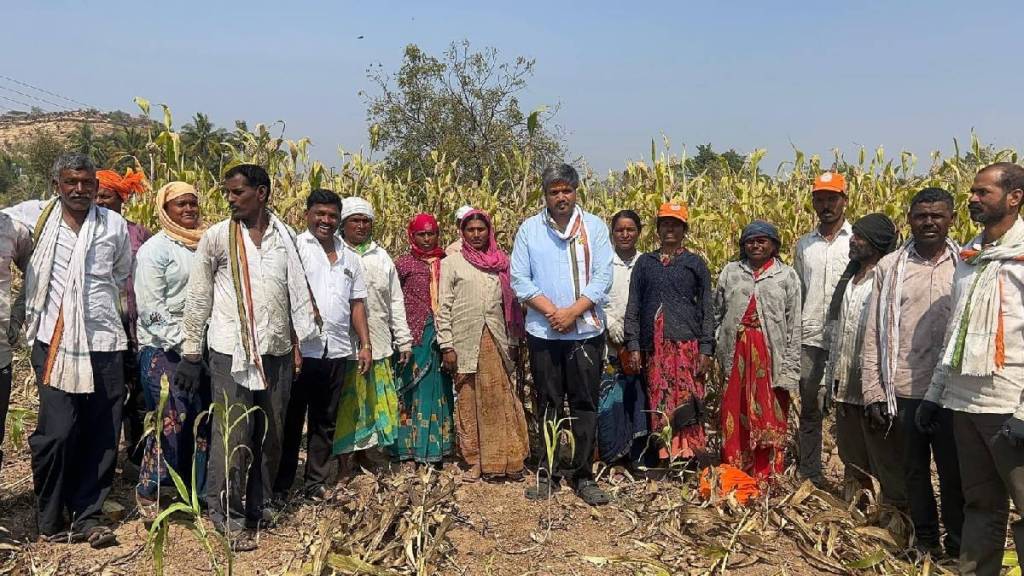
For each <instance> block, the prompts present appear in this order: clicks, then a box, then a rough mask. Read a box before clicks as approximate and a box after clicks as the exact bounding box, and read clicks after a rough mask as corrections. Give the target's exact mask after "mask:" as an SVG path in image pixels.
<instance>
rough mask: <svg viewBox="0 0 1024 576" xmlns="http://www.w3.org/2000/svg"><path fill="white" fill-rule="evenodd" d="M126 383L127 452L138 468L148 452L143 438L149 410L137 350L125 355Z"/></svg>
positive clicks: (125, 428) (125, 421) (125, 441)
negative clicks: (143, 455) (143, 389)
mask: <svg viewBox="0 0 1024 576" xmlns="http://www.w3.org/2000/svg"><path fill="white" fill-rule="evenodd" d="M124 382H125V390H127V396H126V397H125V401H124V412H123V414H124V443H125V452H126V453H127V456H128V460H130V461H131V462H133V463H134V464H135V465H136V466H138V465H139V464H141V463H142V454H143V453H144V452H145V451H146V446H145V442H143V441H142V437H143V435H144V433H145V429H146V428H145V421H146V412H147V410H146V400H145V396H144V394H143V391H142V373H141V372H140V370H139V355H138V351H137V350H134V349H131V350H129V351H128V352H127V353H125V355H124Z"/></svg>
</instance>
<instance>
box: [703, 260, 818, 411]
mask: <svg viewBox="0 0 1024 576" xmlns="http://www.w3.org/2000/svg"><path fill="white" fill-rule="evenodd" d="M751 294H753V295H754V296H755V298H756V299H757V317H758V320H759V321H760V322H761V329H762V330H764V333H765V337H766V338H767V339H768V348H769V351H770V352H771V363H772V386H773V387H775V388H783V389H785V390H789V391H792V392H796V391H797V390H799V388H800V386H799V382H800V330H801V309H800V308H801V294H800V278H799V277H798V276H797V274H796V271H795V270H794V269H793V268H791V267H790V266H787V265H786V264H784V263H782V261H780V260H778V259H776V260H775V263H774V264H773V265H772V266H771V267H770V268H769V269H768V270H766V271H765V272H763V273H762V274H761V275H760V276H759V277H758V278H757V280H755V279H754V271H753V270H752V269H751V268H750V265H749V264H747V263H746V261H739V262H729V263H728V264H726V265H725V268H723V269H722V272H721V274H719V276H718V287H717V288H716V289H715V299H714V305H715V323H716V325H717V339H718V343H717V345H716V346H715V349H716V352H717V355H718V361H719V363H720V364H721V365H722V371H723V373H724V374H725V375H726V377H728V375H729V373H730V371H731V370H732V360H733V353H734V352H735V348H736V333H737V331H738V328H739V325H740V320H742V319H743V314H744V312H746V311H747V306H748V305H749V303H750V296H751Z"/></svg>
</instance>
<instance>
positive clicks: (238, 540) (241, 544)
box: [231, 530, 257, 552]
mask: <svg viewBox="0 0 1024 576" xmlns="http://www.w3.org/2000/svg"><path fill="white" fill-rule="evenodd" d="M256 548H257V546H256V539H255V538H253V537H252V533H251V532H249V531H248V530H246V531H244V532H241V533H239V534H238V535H236V536H233V537H232V538H231V550H233V551H235V552H252V551H253V550H255V549H256Z"/></svg>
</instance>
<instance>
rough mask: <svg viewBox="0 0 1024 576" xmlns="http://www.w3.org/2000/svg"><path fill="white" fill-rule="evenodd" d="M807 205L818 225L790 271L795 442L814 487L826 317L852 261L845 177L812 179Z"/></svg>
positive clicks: (830, 174)
mask: <svg viewBox="0 0 1024 576" xmlns="http://www.w3.org/2000/svg"><path fill="white" fill-rule="evenodd" d="M811 195H812V196H811V204H812V206H813V207H814V212H815V213H816V214H817V215H818V226H817V227H816V228H815V229H814V230H812V231H810V232H808V233H807V234H805V235H803V236H801V237H800V239H799V240H797V243H796V250H795V251H794V252H795V256H794V258H793V268H794V269H796V273H797V275H798V276H799V277H800V285H801V288H802V290H803V323H802V324H803V326H802V329H801V343H802V354H801V358H800V429H799V433H798V438H797V443H798V448H799V453H800V465H799V472H800V476H801V477H803V478H807V479H809V480H811V481H812V482H814V483H815V484H817V485H820V484H821V483H822V482H823V481H824V476H823V475H822V472H821V423H822V419H823V418H824V414H825V407H824V401H825V394H824V392H825V388H824V387H823V386H822V382H821V380H822V376H823V375H824V372H825V364H826V362H827V361H828V350H827V343H826V342H824V333H825V316H826V315H827V313H828V306H829V303H830V302H831V299H832V293H833V292H835V289H836V285H837V284H838V283H839V277H840V276H841V275H842V274H843V270H845V269H846V265H847V264H848V263H849V262H850V237H851V236H852V234H853V229H852V228H851V226H850V223H849V222H847V221H846V218H845V212H846V179H845V178H843V175H842V174H839V173H837V172H825V173H823V174H822V175H821V176H818V178H816V179H815V180H814V188H813V189H812V190H811Z"/></svg>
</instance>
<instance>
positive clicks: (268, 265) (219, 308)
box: [182, 220, 292, 356]
mask: <svg viewBox="0 0 1024 576" xmlns="http://www.w3.org/2000/svg"><path fill="white" fill-rule="evenodd" d="M229 224H230V221H229V220H223V221H221V222H218V223H216V224H214V225H213V226H211V227H210V229H209V230H207V231H206V232H205V233H204V234H203V238H202V239H201V240H200V241H199V247H198V248H197V249H196V255H195V261H194V264H193V266H192V274H191V275H190V277H189V283H188V297H187V301H186V310H185V345H184V346H183V349H182V353H183V354H199V353H201V351H202V340H203V330H204V329H205V327H206V322H207V319H209V321H210V331H209V334H208V335H207V338H208V339H209V342H208V343H209V346H210V349H211V350H213V351H215V352H219V353H221V354H227V355H229V356H230V355H231V354H233V353H234V351H235V344H236V343H237V342H238V338H239V336H240V332H239V329H238V304H237V299H236V298H235V284H234V281H233V280H232V279H231V261H230V254H229V252H230V251H229V249H228V234H227V230H226V228H227V227H228V225H229ZM241 226H242V233H243V234H249V231H248V229H247V228H245V225H244V224H242V225H241ZM288 234H290V232H289V231H287V230H278V229H277V226H276V225H274V224H271V225H270V226H268V227H267V231H266V232H265V233H264V234H263V240H262V241H261V242H260V247H259V249H258V250H257V254H255V255H253V254H250V255H249V256H250V261H251V262H253V263H254V264H255V266H250V267H249V278H250V279H251V286H252V302H253V308H254V314H253V316H254V320H255V323H256V332H257V334H259V353H260V355H261V356H262V355H270V356H284V355H285V354H288V353H289V352H291V351H292V336H291V332H292V324H291V300H290V296H289V293H288V249H287V247H286V246H285V244H284V243H285V242H290V241H291V239H290V238H289V237H288Z"/></svg>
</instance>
